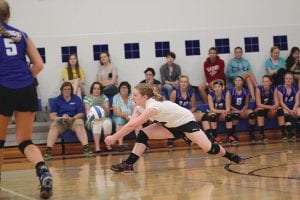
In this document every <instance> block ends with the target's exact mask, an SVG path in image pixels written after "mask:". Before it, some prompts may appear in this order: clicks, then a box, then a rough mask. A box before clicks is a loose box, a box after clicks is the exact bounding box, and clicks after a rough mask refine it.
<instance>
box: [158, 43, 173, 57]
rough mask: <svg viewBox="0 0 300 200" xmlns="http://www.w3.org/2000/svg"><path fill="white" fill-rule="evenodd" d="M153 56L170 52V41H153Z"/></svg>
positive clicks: (162, 55)
mask: <svg viewBox="0 0 300 200" xmlns="http://www.w3.org/2000/svg"><path fill="white" fill-rule="evenodd" d="M154 46H155V57H165V56H166V54H167V53H169V52H170V42H168V41H163V42H155V44H154Z"/></svg>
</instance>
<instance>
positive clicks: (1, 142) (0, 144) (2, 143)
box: [0, 140, 5, 149]
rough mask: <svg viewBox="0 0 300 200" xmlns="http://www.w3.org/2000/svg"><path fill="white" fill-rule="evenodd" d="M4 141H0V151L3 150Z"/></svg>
mask: <svg viewBox="0 0 300 200" xmlns="http://www.w3.org/2000/svg"><path fill="white" fill-rule="evenodd" d="M4 144H5V140H0V149H3V148H4Z"/></svg>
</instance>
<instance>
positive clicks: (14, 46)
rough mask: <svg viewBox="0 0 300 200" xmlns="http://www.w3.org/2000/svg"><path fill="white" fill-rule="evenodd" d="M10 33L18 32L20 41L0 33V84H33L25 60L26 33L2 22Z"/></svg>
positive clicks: (19, 85)
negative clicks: (14, 40)
mask: <svg viewBox="0 0 300 200" xmlns="http://www.w3.org/2000/svg"><path fill="white" fill-rule="evenodd" d="M4 28H5V29H6V30H7V31H8V32H10V34H11V35H16V34H20V35H21V37H22V39H21V41H20V42H13V41H12V40H11V39H10V38H5V37H3V36H2V35H0V86H2V87H6V88H24V87H27V86H29V85H31V84H33V80H34V79H33V76H32V74H31V71H30V69H29V67H28V64H27V62H26V47H27V39H28V36H27V34H26V33H24V32H22V31H20V30H18V29H16V28H14V27H12V26H9V25H7V24H4Z"/></svg>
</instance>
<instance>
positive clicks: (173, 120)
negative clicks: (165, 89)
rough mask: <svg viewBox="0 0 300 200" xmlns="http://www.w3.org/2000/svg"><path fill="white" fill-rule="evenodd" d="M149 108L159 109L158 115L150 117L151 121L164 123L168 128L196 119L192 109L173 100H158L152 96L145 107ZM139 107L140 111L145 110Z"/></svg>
mask: <svg viewBox="0 0 300 200" xmlns="http://www.w3.org/2000/svg"><path fill="white" fill-rule="evenodd" d="M147 108H154V109H156V110H157V111H158V112H157V114H156V115H154V116H152V117H151V118H150V120H151V121H153V122H154V121H157V122H161V123H164V125H165V126H166V127H168V128H174V127H178V126H181V125H184V124H186V123H188V122H190V121H196V120H195V117H194V115H193V114H192V112H191V111H189V110H188V109H186V108H183V107H181V106H179V105H177V104H176V103H173V102H171V101H156V100H155V99H152V98H151V99H148V100H147V101H146V106H145V109H147ZM137 109H138V111H139V112H141V111H143V109H142V108H141V107H139V108H137Z"/></svg>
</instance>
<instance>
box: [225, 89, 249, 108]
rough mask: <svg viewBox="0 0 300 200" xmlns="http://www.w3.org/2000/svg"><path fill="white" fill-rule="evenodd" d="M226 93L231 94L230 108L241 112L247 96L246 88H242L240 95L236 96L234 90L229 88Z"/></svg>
mask: <svg viewBox="0 0 300 200" xmlns="http://www.w3.org/2000/svg"><path fill="white" fill-rule="evenodd" d="M228 91H229V92H230V94H231V106H233V107H235V108H236V109H238V110H242V109H243V107H244V106H245V104H246V98H247V96H248V95H249V90H248V89H247V88H243V89H242V93H241V94H237V92H236V89H235V88H230V89H228Z"/></svg>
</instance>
